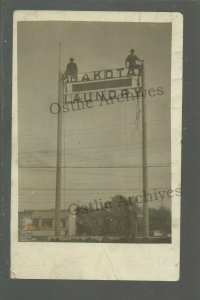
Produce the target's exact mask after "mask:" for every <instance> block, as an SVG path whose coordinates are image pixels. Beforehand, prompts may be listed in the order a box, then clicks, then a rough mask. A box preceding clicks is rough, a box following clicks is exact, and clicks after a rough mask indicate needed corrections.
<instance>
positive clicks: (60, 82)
mask: <svg viewBox="0 0 200 300" xmlns="http://www.w3.org/2000/svg"><path fill="white" fill-rule="evenodd" d="M60 57H61V43H59V56H58V108H59V109H58V119H57V162H56V199H55V237H58V238H59V237H60V208H61V176H62V165H61V164H62V117H63V116H62V105H63V96H64V85H63V78H62V74H61V72H60Z"/></svg>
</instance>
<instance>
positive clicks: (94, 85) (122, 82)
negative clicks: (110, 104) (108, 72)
mask: <svg viewBox="0 0 200 300" xmlns="http://www.w3.org/2000/svg"><path fill="white" fill-rule="evenodd" d="M131 85H132V78H131V77H128V78H123V79H122V78H120V79H114V80H111V79H109V80H103V81H95V82H84V83H74V84H72V92H82V91H89V90H99V89H110V88H117V87H127V86H131Z"/></svg>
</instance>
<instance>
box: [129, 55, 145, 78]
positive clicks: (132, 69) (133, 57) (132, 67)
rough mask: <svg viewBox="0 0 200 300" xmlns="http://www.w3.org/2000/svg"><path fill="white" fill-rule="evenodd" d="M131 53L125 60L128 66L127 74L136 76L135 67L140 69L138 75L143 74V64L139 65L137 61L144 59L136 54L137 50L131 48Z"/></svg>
mask: <svg viewBox="0 0 200 300" xmlns="http://www.w3.org/2000/svg"><path fill="white" fill-rule="evenodd" d="M130 53H131V54H129V55H128V56H127V58H126V60H125V65H126V68H128V73H127V76H130V75H133V76H135V75H136V74H135V69H136V70H138V74H137V75H141V74H142V65H138V64H137V63H136V62H137V61H140V62H143V61H144V60H141V59H139V58H138V57H137V55H135V54H134V53H135V50H133V49H131V51H130Z"/></svg>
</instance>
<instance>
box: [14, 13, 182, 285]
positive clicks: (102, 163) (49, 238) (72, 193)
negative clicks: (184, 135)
mask: <svg viewBox="0 0 200 300" xmlns="http://www.w3.org/2000/svg"><path fill="white" fill-rule="evenodd" d="M40 14H41V16H40ZM40 14H39V13H34V12H32V14H31V12H27V13H26V12H21V15H20V12H19V13H18V15H17V17H16V19H17V21H15V27H14V28H15V30H14V56H13V57H14V61H15V65H14V73H13V76H14V77H13V78H14V81H15V83H14V87H15V89H14V91H15V93H14V92H13V93H14V94H13V97H14V98H13V101H14V103H15V104H14V110H13V115H14V116H15V119H14V120H15V128H14V130H13V139H14V146H13V153H14V154H13V155H14V156H13V164H14V166H13V172H12V174H13V176H14V177H13V181H14V191H13V192H12V216H13V218H12V220H13V221H12V222H13V225H12V234H13V237H14V242H13V245H14V244H16V245H19V247H23V248H24V247H26V245H27V247H28V249H31V248H33V249H36V248H34V247H37V245H38V247H41V251H42V249H43V248H42V247H43V245H44V247H47V248H48V247H49V248H51V247H52V249H57V248H53V247H54V245H57V246H56V247H59V246H60V247H62V248H63V250H64V248H65V249H69V248H68V247H70V245H72V246H73V247H76V245H77V247H109V245H110V247H120V246H119V245H121V246H123V247H126V246H125V245H127V247H129V246H128V245H129V244H132V245H133V247H134V244H137V245H135V247H137V246H139V245H138V244H141V247H143V248H142V249H144V247H146V246H145V245H146V244H149V246H150V245H154V246H155V247H161V246H162V247H166V249H169V248H168V247H170V245H171V247H175V246H174V245H173V242H175V244H176V246H177V247H178V245H179V237H178V234H179V232H178V231H179V226H180V212H179V211H180V209H179V206H180V196H181V182H180V143H181V78H182V77H181V76H182V73H181V53H182V52H181V51H182V48H181V47H182V44H181V34H182V33H181V25H180V27H178V26H177V27H175V26H174V24H173V22H176V21H177V20H179V21H181V20H182V19H181V16H180V15H179V14H176V13H141V15H142V16H140V13H127V18H125V14H126V13H112V12H111V13H108V12H107V13H106V12H105V13H103V12H100V13H98V12H96V13H95V12H90V13H89V12H88V13H87V12H83V13H81V12H74V14H73V13H72V12H71V13H70V12H68V13H67V12H62V13H60V14H61V15H60V17H59V13H58V16H57V15H56V14H55V16H56V17H55V18H54V15H52V18H51V17H50V12H49V13H47V12H43V13H42V12H40ZM52 14H53V13H52ZM132 15H134V16H133V18H131V16H132ZM120 16H121V17H120ZM29 17H30V18H29ZM90 18H91V19H90ZM134 18H135V19H134ZM180 19H181V20H180ZM137 20H138V21H137ZM174 20H175V21H174ZM176 34H178V38H177V37H176ZM179 38H180V39H179ZM175 47H177V48H176V49H175ZM173 49H174V52H173ZM176 50H177V51H176ZM174 53H175V54H174ZM177 54H178V56H177V57H174V55H175V56H176V55H177ZM173 79H174V80H173ZM176 84H177V86H176ZM172 112H174V113H172ZM176 121H177V123H176ZM173 134H174V137H173ZM174 179H175V180H174ZM173 228H175V230H178V231H176V233H175V234H173ZM33 243H34V245H35V246H32V245H33ZM20 245H21V246H20ZM45 245H47V246H45ZM81 245H82V246H81ZM84 245H85V246H84ZM87 245H88V246H87ZM95 245H96V246H95ZM98 245H99V246H98ZM106 245H108V246H106ZM130 247H132V246H130ZM47 248H45V249H47ZM24 249H25V248H24ZM70 249H71V248H70ZM76 249H78V248H76ZM84 249H86V248H84ZM87 249H90V248H87ZM108 249H109V248H108ZM112 249H113V251H114V248H112ZM117 249H121V248H117ZM124 249H125V248H124ZM127 249H128V248H127ZM137 249H138V250H139V248H137ZM138 250H137V251H138ZM117 251H118V250H117ZM120 251H121V250H120ZM143 251H144V250H143ZM177 251H178V250H177ZM108 252H109V251H108ZM152 252H153V251H152ZM158 252H159V248H158ZM44 253H45V251H44ZM178 253H179V251H178V252H176V259H177V260H178V259H179V258H178V257H179V254H178ZM16 259H17V257H16ZM176 274H177V272H176ZM61 276H62V275H61ZM78 276H79V275H78ZM139 276H140V275H139ZM174 276H175V275H174ZM176 276H177V275H176ZM176 276H175V277H176ZM75 277H76V276H75ZM83 277H84V276H83ZM89 277H90V276H89ZM100 277H101V276H100ZM108 277H109V276H108ZM111 277H112V276H111ZM119 277H120V276H119ZM121 277H122V278H124V277H126V276H125V275H121ZM130 277H131V275H130ZM172 277H173V276H172ZM73 278H74V277H73ZM87 278H88V276H87ZM105 279H109V278H105Z"/></svg>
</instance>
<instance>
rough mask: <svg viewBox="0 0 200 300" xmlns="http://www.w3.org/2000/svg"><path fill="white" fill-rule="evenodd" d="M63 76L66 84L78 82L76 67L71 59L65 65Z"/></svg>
mask: <svg viewBox="0 0 200 300" xmlns="http://www.w3.org/2000/svg"><path fill="white" fill-rule="evenodd" d="M65 76H66V78H67V81H68V82H72V81H77V80H78V67H77V64H76V63H75V62H74V58H73V57H71V58H70V62H69V63H68V64H67V68H66V72H65ZM73 79H74V80H73Z"/></svg>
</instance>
